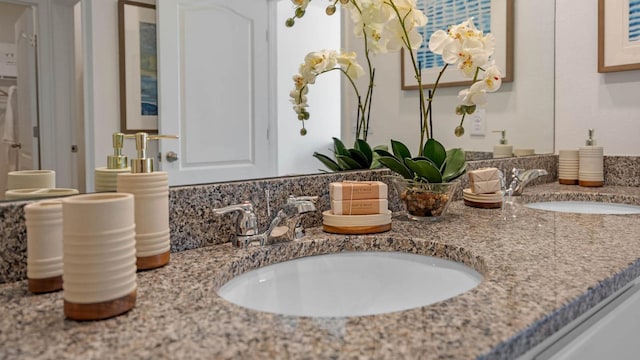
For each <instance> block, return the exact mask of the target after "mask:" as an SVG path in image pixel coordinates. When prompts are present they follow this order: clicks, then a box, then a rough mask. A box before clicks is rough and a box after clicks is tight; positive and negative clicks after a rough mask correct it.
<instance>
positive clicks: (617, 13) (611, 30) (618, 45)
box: [598, 0, 640, 73]
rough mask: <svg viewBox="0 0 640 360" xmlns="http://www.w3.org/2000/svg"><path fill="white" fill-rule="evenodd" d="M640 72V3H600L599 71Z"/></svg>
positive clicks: (632, 0)
mask: <svg viewBox="0 0 640 360" xmlns="http://www.w3.org/2000/svg"><path fill="white" fill-rule="evenodd" d="M638 69H640V0H607V1H604V0H598V72H599V73H607V72H614V71H627V70H638Z"/></svg>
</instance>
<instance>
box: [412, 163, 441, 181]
mask: <svg viewBox="0 0 640 360" xmlns="http://www.w3.org/2000/svg"><path fill="white" fill-rule="evenodd" d="M404 162H405V164H407V167H409V169H411V170H413V172H414V173H415V174H416V176H417V177H419V178H422V179H425V180H427V181H428V182H430V183H440V182H442V175H440V170H438V168H437V167H435V166H434V165H433V163H432V162H431V161H428V160H423V159H418V160H413V159H409V158H407V159H404Z"/></svg>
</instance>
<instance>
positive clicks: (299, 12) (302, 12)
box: [296, 8, 305, 18]
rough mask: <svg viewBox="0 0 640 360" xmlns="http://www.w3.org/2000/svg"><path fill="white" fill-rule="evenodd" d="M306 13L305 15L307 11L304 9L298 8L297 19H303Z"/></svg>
mask: <svg viewBox="0 0 640 360" xmlns="http://www.w3.org/2000/svg"><path fill="white" fill-rule="evenodd" d="M304 13H305V11H304V9H303V8H297V9H296V17H297V18H301V17H303V16H304Z"/></svg>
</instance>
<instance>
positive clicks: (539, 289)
mask: <svg viewBox="0 0 640 360" xmlns="http://www.w3.org/2000/svg"><path fill="white" fill-rule="evenodd" d="M575 191H580V192H581V193H582V194H589V195H580V196H581V197H580V198H581V199H587V198H589V197H594V198H598V199H599V200H605V201H606V199H607V198H608V197H610V196H618V197H617V198H616V199H618V200H620V199H622V200H624V201H626V202H630V203H636V204H640V188H638V187H635V188H631V187H628V188H627V187H604V188H598V189H585V188H579V187H577V186H575V187H574V186H569V187H567V186H560V185H557V184H548V185H541V186H536V187H532V188H528V189H526V190H525V195H523V197H521V198H520V199H518V202H520V201H525V200H527V197H528V198H529V199H533V198H535V197H536V196H538V197H544V195H542V194H545V193H556V194H560V193H573V192H575ZM558 196H568V195H558ZM516 210H517V211H516V217H515V218H509V219H508V220H503V219H502V218H501V216H500V210H487V209H476V208H470V207H467V206H465V205H464V204H463V203H462V202H461V201H456V202H454V203H453V204H452V205H451V207H450V209H449V213H448V217H447V219H446V220H445V221H444V222H441V223H433V224H432V223H417V222H409V221H404V220H402V219H401V218H396V219H394V220H393V230H391V231H389V232H386V233H382V234H378V235H362V236H344V235H333V234H326V233H324V232H322V230H321V229H320V228H312V229H308V235H309V236H307V237H306V238H304V239H302V240H298V241H294V242H290V243H284V244H279V245H272V246H269V247H263V248H259V247H256V248H250V249H246V250H239V249H234V248H232V247H231V245H229V244H224V245H216V246H210V247H204V248H200V249H196V250H188V251H183V252H178V253H173V254H172V259H171V263H170V264H169V265H168V266H166V267H164V268H161V269H156V270H152V271H147V272H140V273H138V300H137V303H136V306H135V308H134V309H133V310H131V311H130V312H128V313H126V314H124V315H122V316H119V317H116V318H112V319H108V320H103V321H96V322H76V321H71V320H65V318H64V314H63V306H62V305H63V301H62V292H57V293H51V294H44V295H32V294H30V293H29V292H28V291H27V282H26V281H19V282H14V283H9V284H4V285H0V313H1V314H2V316H1V317H0V344H2V346H1V347H0V358H9V359H13V358H18V359H21V358H29V359H32V358H47V359H64V358H83V359H90V358H100V359H104V358H128V359H129V358H155V359H158V358H178V357H184V358H216V359H224V358H237V359H249V358H389V359H397V358H420V359H426V358H438V359H444V358H455V359H462V358H477V357H481V358H515V357H516V356H517V355H519V354H521V353H523V352H524V351H526V350H527V349H529V348H531V347H532V346H534V345H535V344H537V343H538V342H539V341H541V340H542V339H544V338H546V337H548V336H549V335H550V334H551V333H553V332H555V331H557V330H558V329H559V328H560V327H562V326H563V325H565V324H567V323H568V322H570V321H571V320H572V319H574V318H576V317H577V316H579V315H580V314H582V313H584V312H585V311H586V310H588V309H589V308H590V307H592V306H593V305H595V304H596V303H598V302H599V301H600V300H602V299H604V298H606V297H607V296H608V295H610V294H612V293H613V292H615V291H616V290H617V289H619V288H621V287H623V286H624V285H625V284H626V283H628V282H629V281H630V280H632V279H633V278H635V277H636V276H638V275H640V261H639V260H638V259H640V241H638V234H639V233H640V221H638V220H640V215H587V214H565V213H552V212H544V211H538V210H532V209H528V208H525V207H522V206H520V205H517V209H516ZM346 250H376V251H385V250H389V251H396V250H399V251H408V252H416V253H424V254H431V255H436V256H441V257H445V258H449V259H453V260H456V261H461V262H464V263H465V264H467V265H469V266H472V267H474V268H475V269H476V270H478V271H480V272H481V273H482V274H483V275H484V280H483V281H482V282H481V283H480V285H479V286H478V287H476V288H475V289H473V290H471V291H469V292H467V293H464V294H462V295H460V296H457V297H454V298H452V299H449V300H445V301H442V302H439V303H436V304H434V305H430V306H425V307H421V308H416V309H412V310H407V311H402V312H396V313H390V314H383V315H374V316H362V317H351V318H304V317H292V316H281V315H274V314H269V313H262V312H257V311H252V310H248V309H244V308H241V307H239V306H236V305H233V304H231V303H229V302H227V301H225V300H223V299H221V298H220V297H218V296H217V295H216V289H217V288H218V287H219V286H220V285H222V284H223V283H224V282H225V281H227V280H228V279H230V278H231V277H232V276H234V275H235V274H238V273H241V272H244V271H245V270H247V269H251V268H255V267H258V266H262V265H265V264H270V263H275V262H279V261H282V260H286V259H289V258H295V257H300V256H305V255H312V254H321V253H330V252H338V251H346Z"/></svg>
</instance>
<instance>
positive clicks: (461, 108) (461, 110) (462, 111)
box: [456, 105, 466, 115]
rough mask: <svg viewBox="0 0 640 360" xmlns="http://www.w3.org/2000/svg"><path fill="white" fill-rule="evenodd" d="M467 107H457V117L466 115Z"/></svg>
mask: <svg viewBox="0 0 640 360" xmlns="http://www.w3.org/2000/svg"><path fill="white" fill-rule="evenodd" d="M465 108H466V106H464V105H458V106H456V115H464V113H465Z"/></svg>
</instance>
